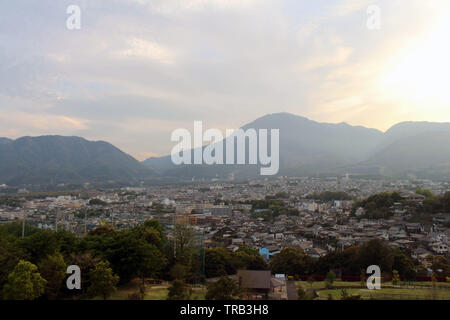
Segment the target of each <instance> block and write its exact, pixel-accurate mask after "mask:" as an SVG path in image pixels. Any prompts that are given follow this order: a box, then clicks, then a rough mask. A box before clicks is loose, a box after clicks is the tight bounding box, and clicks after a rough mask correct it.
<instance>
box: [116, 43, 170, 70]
mask: <svg viewBox="0 0 450 320" xmlns="http://www.w3.org/2000/svg"><path fill="white" fill-rule="evenodd" d="M127 44H128V48H127V49H125V50H121V51H118V52H116V53H114V54H113V55H114V56H116V57H119V58H125V59H136V58H138V59H139V58H142V59H150V60H155V61H158V62H160V63H164V64H173V63H174V61H175V53H174V52H173V51H172V50H170V49H168V48H167V47H164V46H162V45H160V44H158V43H156V42H151V41H146V40H144V39H139V38H132V39H129V40H128V41H127Z"/></svg>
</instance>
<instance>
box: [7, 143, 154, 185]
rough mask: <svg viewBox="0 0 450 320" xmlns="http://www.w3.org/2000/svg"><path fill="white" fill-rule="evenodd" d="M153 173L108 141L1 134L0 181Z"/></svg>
mask: <svg viewBox="0 0 450 320" xmlns="http://www.w3.org/2000/svg"><path fill="white" fill-rule="evenodd" d="M153 174H154V173H153V171H152V170H151V169H149V168H147V167H146V166H143V165H142V164H141V163H139V161H137V160H136V159H134V158H133V157H131V156H130V155H128V154H126V153H124V152H122V151H121V150H119V149H118V148H116V147H114V146H113V145H111V144H110V143H107V142H104V141H88V140H86V139H84V138H80V137H64V136H40V137H22V138H19V139H16V140H11V139H7V138H0V184H7V185H21V184H44V185H45V184H59V183H85V182H105V181H115V182H127V183H130V182H135V181H138V180H140V179H145V178H147V177H149V176H152V175H153Z"/></svg>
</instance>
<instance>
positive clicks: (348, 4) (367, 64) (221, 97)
mask: <svg viewBox="0 0 450 320" xmlns="http://www.w3.org/2000/svg"><path fill="white" fill-rule="evenodd" d="M374 4H375V5H377V6H378V7H379V8H380V9H381V24H380V27H381V28H380V30H370V29H368V28H367V19H368V14H367V8H368V6H369V5H374ZM69 5H78V6H79V7H80V8H81V29H80V30H68V29H67V27H66V20H67V18H68V17H69V15H68V14H67V13H66V9H67V7H68V6H69ZM449 9H450V1H448V0H384V1H383V0H380V1H366V0H357V1H355V0H340V1H338V0H335V1H332V0H314V1H313V0H287V1H281V0H268V1H265V0H179V1H176V0H109V1H104V0H84V1H77V0H70V1H66V0H58V1H55V0H14V1H9V0H8V1H6V0H5V1H1V2H0V109H1V113H0V136H3V137H9V138H18V137H21V136H25V135H31V136H36V135H44V134H61V135H77V136H82V137H85V138H87V139H90V140H105V141H108V142H111V143H113V144H114V145H116V146H117V147H119V148H120V149H122V150H123V151H125V152H127V153H129V154H131V155H133V156H135V157H136V158H138V159H139V160H143V159H145V158H146V157H148V156H153V155H163V154H168V153H169V152H170V150H171V148H172V147H173V145H174V143H172V142H170V133H171V132H172V131H173V130H174V129H176V128H188V129H192V127H193V121H194V120H203V122H204V126H205V127H214V128H219V129H221V130H225V128H230V129H231V128H238V127H240V126H242V125H244V124H246V123H248V122H250V121H252V120H254V119H256V118H258V117H260V116H263V115H265V114H268V113H275V112H290V113H294V114H297V115H301V116H305V117H308V118H310V119H312V120H316V121H324V122H336V123H337V122H347V123H349V124H352V125H363V126H367V127H372V128H378V129H380V130H383V131H385V130H386V129H388V128H389V127H390V126H391V125H393V124H395V123H397V122H400V121H405V120H427V121H440V122H441V121H450V90H449V87H448V86H449V84H448V83H449V81H448V75H449V74H450V62H449V60H450V59H449V58H448V57H449V56H450V44H449V43H450V42H449V41H448V37H449V36H448V33H449V30H450V10H449Z"/></svg>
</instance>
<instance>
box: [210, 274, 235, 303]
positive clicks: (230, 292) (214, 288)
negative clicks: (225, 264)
mask: <svg viewBox="0 0 450 320" xmlns="http://www.w3.org/2000/svg"><path fill="white" fill-rule="evenodd" d="M240 294H241V290H240V288H239V285H238V284H237V282H236V281H234V280H233V279H231V278H229V277H227V276H222V277H220V279H219V280H217V281H216V282H214V283H211V284H209V285H208V291H207V293H206V300H235V299H237V298H238V297H239V296H240Z"/></svg>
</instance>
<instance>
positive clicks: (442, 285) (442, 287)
mask: <svg viewBox="0 0 450 320" xmlns="http://www.w3.org/2000/svg"><path fill="white" fill-rule="evenodd" d="M296 285H297V287H299V286H302V287H303V289H310V288H313V289H316V290H318V291H317V292H318V294H319V298H320V299H328V296H329V295H330V294H331V296H332V298H333V299H334V300H340V299H341V295H342V291H341V289H342V288H347V293H348V294H349V295H360V296H361V298H362V299H383V300H428V299H432V300H450V283H446V282H438V283H437V284H436V285H437V288H435V289H433V287H432V283H431V282H408V283H401V284H400V285H397V286H394V285H393V284H392V282H383V283H382V284H381V290H369V289H367V288H361V284H360V283H359V282H344V281H339V280H338V281H335V282H334V284H333V286H334V288H333V289H327V290H325V282H324V281H315V282H313V283H312V284H310V283H308V282H307V281H296ZM311 285H312V286H311Z"/></svg>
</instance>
